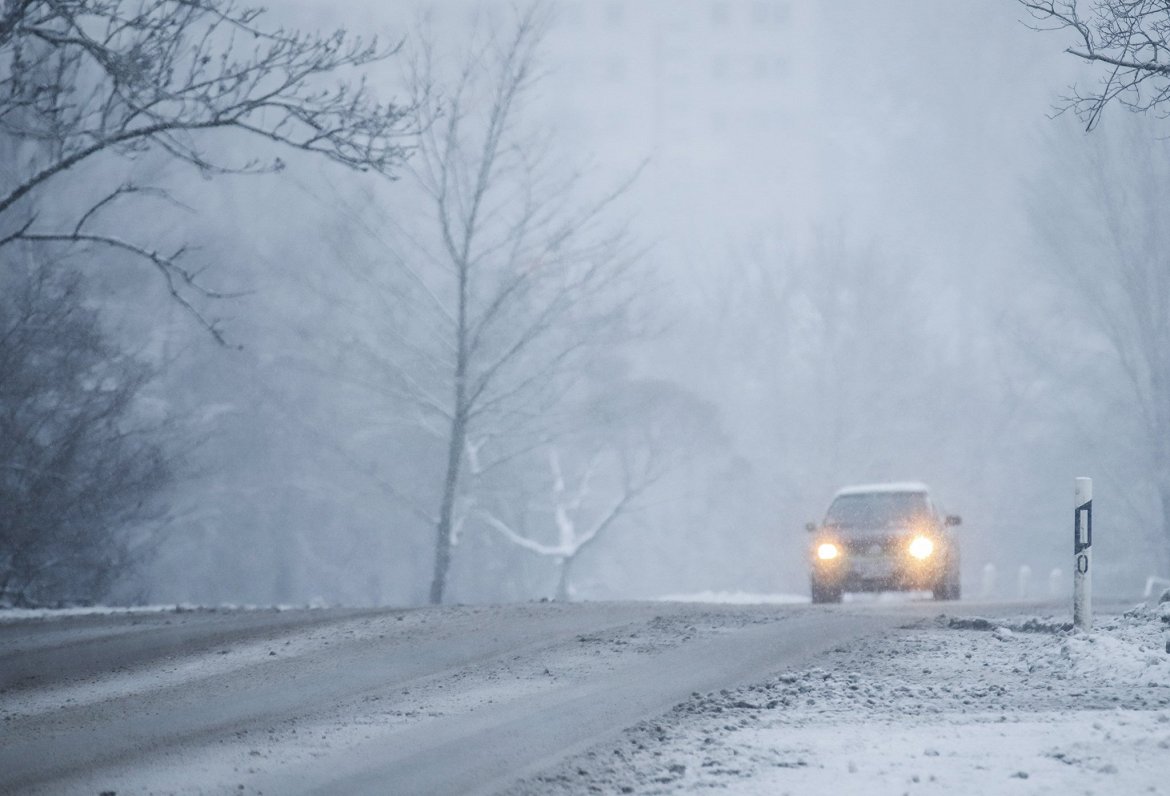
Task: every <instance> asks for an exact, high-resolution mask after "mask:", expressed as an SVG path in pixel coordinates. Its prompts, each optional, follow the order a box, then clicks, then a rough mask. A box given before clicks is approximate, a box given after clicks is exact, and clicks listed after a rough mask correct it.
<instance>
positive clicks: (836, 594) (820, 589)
mask: <svg viewBox="0 0 1170 796" xmlns="http://www.w3.org/2000/svg"><path fill="white" fill-rule="evenodd" d="M809 585H810V589H809V591H810V592H812V601H813V602H814V603H839V602H841V590H840V589H833V588H830V587H828V586H822V585H821V584H819V583H817V582H816V581H815V580H814V581H811V582H810V584H809Z"/></svg>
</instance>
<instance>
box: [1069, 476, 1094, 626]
mask: <svg viewBox="0 0 1170 796" xmlns="http://www.w3.org/2000/svg"><path fill="white" fill-rule="evenodd" d="M1074 498H1075V499H1074V502H1073V505H1074V507H1075V510H1074V513H1073V625H1074V626H1076V627H1077V628H1078V629H1080V630H1091V629H1092V627H1093V578H1092V573H1091V572H1090V569H1089V567H1090V565H1091V564H1092V557H1093V479H1092V478H1078V479H1077V480H1076V488H1075V490H1074Z"/></svg>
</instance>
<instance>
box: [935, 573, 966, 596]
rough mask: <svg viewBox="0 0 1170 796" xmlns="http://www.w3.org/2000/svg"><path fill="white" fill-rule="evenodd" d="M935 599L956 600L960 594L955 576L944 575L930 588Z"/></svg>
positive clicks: (960, 589) (960, 590)
mask: <svg viewBox="0 0 1170 796" xmlns="http://www.w3.org/2000/svg"><path fill="white" fill-rule="evenodd" d="M930 592H931V594H932V595H933V597H934V599H936V600H958V599H959V598H960V596H961V595H962V588H961V587H960V586H959V579H958V577H956V576H953V575H952V576H949V577H944V578H943V580H941V581H939V582H938V584H937V585H936V586H935V587H934V588H933V589H931V590H930Z"/></svg>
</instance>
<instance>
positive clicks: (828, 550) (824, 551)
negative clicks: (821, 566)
mask: <svg viewBox="0 0 1170 796" xmlns="http://www.w3.org/2000/svg"><path fill="white" fill-rule="evenodd" d="M839 555H841V548H839V547H837V545H835V544H833V543H832V542H825V543H824V544H821V545H818V546H817V558H819V559H820V560H821V561H831V560H832V559H834V558H836V557H837V556H839Z"/></svg>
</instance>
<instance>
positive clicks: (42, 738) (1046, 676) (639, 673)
mask: <svg viewBox="0 0 1170 796" xmlns="http://www.w3.org/2000/svg"><path fill="white" fill-rule="evenodd" d="M1159 610H1160V609H1158V608H1156V607H1155V608H1148V609H1143V610H1139V611H1132V612H1130V613H1129V614H1127V615H1124V616H1121V615H1114V616H1108V617H1104V618H1103V619H1102V621H1101V623H1100V625H1099V627H1098V629H1097V630H1096V631H1095V632H1094V633H1093V634H1091V635H1087V636H1086V635H1081V634H1073V633H1071V632H1069V631H1068V630H1066V629H1065V628H1063V627H1062V626H1061V620H1060V618H1059V616H1058V617H1057V618H1056V619H1051V620H1050V619H1041V620H1035V619H1032V616H1031V615H1026V616H1020V615H1013V611H1015V612H1016V613H1018V612H1019V611H1020V607H1019V606H1016V607H1015V608H1010V607H1009V608H1004V607H999V608H997V607H994V606H972V605H939V604H932V603H930V602H893V603H885V602H875V603H859V604H846V605H843V606H830V607H821V606H792V605H786V606H777V605H772V606H761V605H756V606H751V605H744V606H711V605H707V606H703V605H688V604H681V603H677V604H676V603H670V604H666V603H658V604H647V603H632V604H590V603H586V604H568V605H566V604H555V603H542V604H524V605H509V606H472V607H450V608H441V609H417V610H410V611H365V612H362V611H337V610H327V611H326V610H318V611H284V612H267V611H230V612H222V611H221V612H210V611H186V612H168V613H155V614H129V615H115V616H74V617H65V618H55V619H53V618H49V619H46V618H25V619H16V620H8V621H5V619H4V615H3V614H0V739H2V740H0V791H3V792H14V793H15V792H19V793H54V794H55V793H82V794H94V795H96V794H100V793H110V792H114V793H117V794H122V795H124V794H131V793H268V794H284V793H378V794H382V793H404V794H409V793H442V794H446V793H451V794H458V793H496V792H503V793H523V794H544V793H562V794H577V793H581V794H585V793H593V792H602V793H688V792H695V791H705V790H708V789H710V788H715V789H718V790H723V791H725V792H730V793H745V794H747V793H750V794H755V793H759V794H764V793H768V794H772V793H784V792H791V793H821V792H834V793H944V792H946V793H1000V792H1003V793H1046V792H1052V793H1056V792H1061V793H1065V792H1073V793H1085V792H1097V793H1123V792H1124V793H1142V792H1155V793H1170V789H1168V788H1170V781H1168V780H1167V772H1170V655H1168V654H1167V653H1166V650H1165V644H1166V638H1165V637H1166V636H1167V635H1170V633H1168V632H1167V629H1168V628H1170V625H1167V624H1166V623H1165V622H1164V621H1163V620H1162V616H1161V615H1160V613H1159ZM942 611H947V612H948V613H949V614H952V615H957V618H956V616H947V617H940V616H939V614H940V612H942ZM976 616H979V617H989V619H986V620H985V619H977V618H976Z"/></svg>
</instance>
